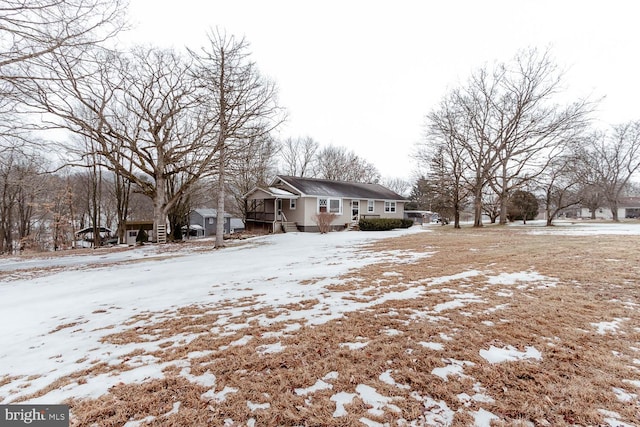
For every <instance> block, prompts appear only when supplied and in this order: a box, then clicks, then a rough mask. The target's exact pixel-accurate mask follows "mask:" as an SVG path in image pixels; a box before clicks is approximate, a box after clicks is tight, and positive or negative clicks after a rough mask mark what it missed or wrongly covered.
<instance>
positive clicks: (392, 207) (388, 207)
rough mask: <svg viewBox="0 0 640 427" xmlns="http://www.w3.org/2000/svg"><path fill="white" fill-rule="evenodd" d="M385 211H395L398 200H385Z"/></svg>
mask: <svg viewBox="0 0 640 427" xmlns="http://www.w3.org/2000/svg"><path fill="white" fill-rule="evenodd" d="M384 211H385V212H395V211H396V202H384Z"/></svg>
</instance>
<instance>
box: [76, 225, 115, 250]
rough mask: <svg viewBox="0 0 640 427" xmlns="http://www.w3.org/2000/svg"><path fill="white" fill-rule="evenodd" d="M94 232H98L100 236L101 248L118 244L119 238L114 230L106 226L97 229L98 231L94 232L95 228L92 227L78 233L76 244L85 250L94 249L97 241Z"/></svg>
mask: <svg viewBox="0 0 640 427" xmlns="http://www.w3.org/2000/svg"><path fill="white" fill-rule="evenodd" d="M94 231H98V234H99V236H100V246H104V245H113V244H117V243H118V238H117V237H115V236H114V233H113V230H111V229H110V228H107V227H104V226H99V227H97V230H94V228H93V226H91V227H85V228H83V229H82V230H78V231H76V243H77V244H78V245H79V246H80V247H83V248H90V247H93V244H94V241H95V239H94V235H93V233H94Z"/></svg>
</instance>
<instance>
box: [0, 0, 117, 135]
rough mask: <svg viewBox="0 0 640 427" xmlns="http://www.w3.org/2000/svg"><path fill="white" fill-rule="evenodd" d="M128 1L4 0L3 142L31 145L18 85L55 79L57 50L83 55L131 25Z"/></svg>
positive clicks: (0, 10) (0, 42)
mask: <svg viewBox="0 0 640 427" xmlns="http://www.w3.org/2000/svg"><path fill="white" fill-rule="evenodd" d="M126 8H127V3H126V0H114V1H111V0H28V1H25V0H4V1H3V2H2V3H1V4H0V144H2V145H7V144H8V143H13V144H15V143H20V144H27V143H32V142H33V139H32V138H30V137H29V135H28V134H25V128H28V127H29V120H26V121H25V120H23V115H20V114H16V112H18V111H24V108H23V105H22V99H21V97H20V91H16V87H15V86H16V85H18V84H20V83H21V82H22V80H24V79H32V78H35V77H37V78H41V79H43V78H49V77H51V75H49V73H47V71H46V69H47V67H49V66H51V64H52V63H53V62H55V60H54V59H53V57H54V56H55V55H65V56H67V57H68V58H81V57H82V56H83V54H84V53H85V50H86V49H87V48H88V47H89V46H94V45H98V44H102V43H103V42H105V41H106V40H108V39H110V38H112V37H113V36H115V35H116V34H118V33H119V32H120V31H121V30H123V29H124V28H125V14H126Z"/></svg>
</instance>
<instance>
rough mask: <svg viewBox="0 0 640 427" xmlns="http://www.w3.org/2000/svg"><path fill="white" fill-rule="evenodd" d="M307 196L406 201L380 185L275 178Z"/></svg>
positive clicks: (292, 177)
mask: <svg viewBox="0 0 640 427" xmlns="http://www.w3.org/2000/svg"><path fill="white" fill-rule="evenodd" d="M277 179H280V180H282V181H283V182H285V183H287V184H289V185H290V186H291V187H293V188H295V189H296V190H298V191H300V192H301V193H302V194H304V195H307V196H328V197H331V196H334V197H346V198H358V199H373V200H408V199H407V198H406V197H403V196H401V195H399V194H398V193H396V192H395V191H391V190H389V189H388V188H386V187H384V186H382V185H380V184H365V183H361V182H346V181H333V180H329V179H317V178H301V177H297V176H285V175H278V177H277V178H276V180H277Z"/></svg>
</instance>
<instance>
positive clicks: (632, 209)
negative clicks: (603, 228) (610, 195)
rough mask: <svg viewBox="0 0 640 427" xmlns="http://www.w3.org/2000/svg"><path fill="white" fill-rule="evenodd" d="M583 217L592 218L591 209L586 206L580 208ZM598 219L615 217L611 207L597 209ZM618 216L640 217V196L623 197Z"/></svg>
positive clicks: (619, 204)
mask: <svg viewBox="0 0 640 427" xmlns="http://www.w3.org/2000/svg"><path fill="white" fill-rule="evenodd" d="M579 215H580V217H581V218H591V210H590V209H589V208H586V207H584V206H583V207H581V208H580V214H579ZM595 217H596V219H613V213H612V212H611V208H609V207H608V206H603V207H601V208H599V209H598V210H596V215H595ZM618 218H619V219H625V218H640V197H621V198H620V200H619V201H618Z"/></svg>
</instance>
